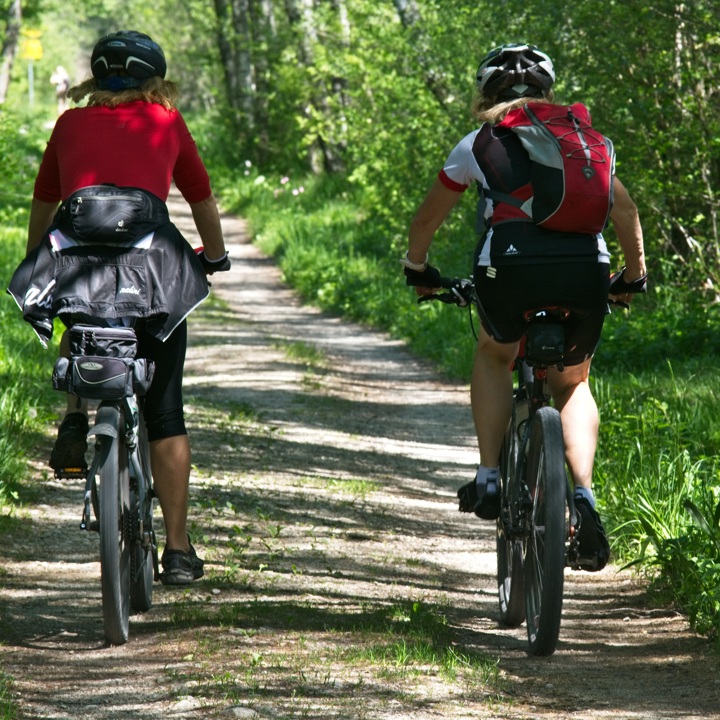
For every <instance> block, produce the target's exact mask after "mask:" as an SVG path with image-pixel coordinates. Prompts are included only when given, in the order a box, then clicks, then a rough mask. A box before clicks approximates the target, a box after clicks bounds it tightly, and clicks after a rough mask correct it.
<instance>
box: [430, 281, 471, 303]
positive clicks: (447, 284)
mask: <svg viewBox="0 0 720 720" xmlns="http://www.w3.org/2000/svg"><path fill="white" fill-rule="evenodd" d="M440 287H441V288H443V289H445V290H447V291H448V292H444V293H431V294H429V295H421V296H420V297H419V298H418V304H419V303H423V302H427V301H429V300H438V301H439V302H443V303H447V304H448V305H457V306H458V307H467V306H468V305H471V304H474V303H476V302H477V296H476V295H475V283H474V282H473V281H472V280H470V279H468V278H449V277H441V278H440Z"/></svg>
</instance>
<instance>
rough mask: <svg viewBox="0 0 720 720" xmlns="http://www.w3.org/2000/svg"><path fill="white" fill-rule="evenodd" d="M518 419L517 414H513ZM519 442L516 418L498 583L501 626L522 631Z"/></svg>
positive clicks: (504, 475)
mask: <svg viewBox="0 0 720 720" xmlns="http://www.w3.org/2000/svg"><path fill="white" fill-rule="evenodd" d="M513 415H514V413H513ZM518 446H519V438H518V435H517V432H516V430H515V418H514V417H513V419H512V420H511V421H510V424H509V425H508V428H507V431H506V432H505V438H504V440H503V445H502V450H501V452H500V498H501V503H500V517H499V518H498V520H497V538H496V554H497V583H498V602H499V605H500V622H501V623H502V624H503V625H505V626H506V627H518V626H519V625H522V623H523V621H524V620H525V591H524V581H523V554H524V542H523V541H522V539H520V538H519V537H513V536H512V534H511V532H510V528H511V527H512V524H513V523H514V522H515V518H516V514H515V512H516V508H517V503H516V500H517V497H518V493H517V490H516V488H515V477H516V468H517V462H518Z"/></svg>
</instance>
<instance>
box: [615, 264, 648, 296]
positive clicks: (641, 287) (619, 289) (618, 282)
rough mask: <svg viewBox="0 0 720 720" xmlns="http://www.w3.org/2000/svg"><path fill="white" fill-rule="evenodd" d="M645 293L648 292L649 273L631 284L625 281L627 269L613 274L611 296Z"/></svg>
mask: <svg viewBox="0 0 720 720" xmlns="http://www.w3.org/2000/svg"><path fill="white" fill-rule="evenodd" d="M644 292H647V273H645V274H644V275H643V276H642V277H640V278H638V279H637V280H633V281H632V282H630V283H629V282H626V280H625V268H623V269H622V270H621V271H620V272H616V273H613V274H612V275H611V276H610V290H609V292H608V294H609V295H623V294H625V293H644Z"/></svg>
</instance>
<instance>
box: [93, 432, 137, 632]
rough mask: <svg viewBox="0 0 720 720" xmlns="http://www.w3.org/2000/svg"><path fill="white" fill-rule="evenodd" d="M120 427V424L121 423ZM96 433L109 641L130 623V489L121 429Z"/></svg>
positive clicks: (105, 623)
mask: <svg viewBox="0 0 720 720" xmlns="http://www.w3.org/2000/svg"><path fill="white" fill-rule="evenodd" d="M120 426H121V427H122V424H120ZM118 435H119V437H117V438H114V437H110V436H108V435H99V436H98V438H97V442H98V450H99V452H101V453H102V458H101V463H100V468H99V473H98V474H99V476H100V490H99V492H100V518H99V524H100V579H101V586H102V607H103V621H104V626H105V637H106V639H107V641H108V642H109V643H110V644H112V645H123V644H124V643H126V642H127V640H128V631H129V624H130V542H129V512H130V490H129V478H128V466H127V451H126V449H125V443H124V439H123V437H122V431H120V432H119V433H118Z"/></svg>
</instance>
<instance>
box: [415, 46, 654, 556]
mask: <svg viewBox="0 0 720 720" xmlns="http://www.w3.org/2000/svg"><path fill="white" fill-rule="evenodd" d="M554 82H555V70H554V68H553V64H552V61H551V60H550V58H549V57H548V56H547V55H546V54H545V53H543V52H541V51H540V50H539V49H538V48H537V47H535V46H534V45H528V44H509V45H504V46H502V47H499V48H496V49H494V50H492V51H491V52H490V53H489V54H488V55H487V56H486V57H485V58H484V59H483V60H482V62H481V63H480V66H479V68H478V71H477V76H476V88H477V98H476V101H475V105H474V111H475V116H476V118H477V119H478V120H479V121H480V123H481V126H480V127H479V128H478V129H477V130H474V131H472V132H471V133H470V134H468V135H467V136H466V137H465V138H463V139H462V140H461V141H460V142H459V143H458V144H457V145H456V146H455V148H454V149H453V150H452V151H451V153H450V155H449V156H448V158H447V160H446V162H445V165H444V167H443V168H442V170H441V171H440V173H439V175H438V177H437V179H436V180H435V182H434V184H433V186H432V187H431V188H430V190H429V192H428V194H427V196H426V197H425V199H424V200H423V202H422V204H421V205H420V207H419V209H418V211H417V214H416V215H415V217H414V218H413V220H412V223H411V225H410V230H409V241H408V250H407V254H406V256H405V257H404V258H403V259H402V260H401V263H402V264H403V266H404V268H405V269H404V273H405V275H406V281H407V284H408V285H412V286H415V288H416V291H417V293H418V294H420V295H423V294H429V293H431V292H433V288H437V287H438V286H439V279H440V274H439V272H438V271H437V269H435V268H433V267H432V266H431V265H429V264H428V251H429V249H430V246H431V243H432V241H433V238H434V236H435V233H436V232H437V230H438V229H439V228H440V226H441V225H442V223H443V221H444V220H445V219H446V218H447V217H448V215H449V214H450V212H451V210H452V209H453V207H454V206H455V204H456V203H457V202H458V200H459V199H460V197H461V196H462V194H463V192H464V191H465V190H466V189H467V188H468V187H469V186H470V185H473V184H477V186H478V187H479V188H480V190H481V191H483V190H489V191H499V192H502V193H511V192H512V191H514V190H516V189H517V188H521V187H523V186H525V185H528V184H529V182H530V176H529V163H528V161H527V153H526V151H525V150H524V148H523V147H522V145H521V143H520V141H519V139H518V138H517V137H515V136H514V134H513V133H512V132H511V131H509V130H504V131H503V129H500V128H498V129H496V125H497V123H499V122H500V121H501V120H502V119H503V118H504V117H505V115H506V114H507V113H508V112H509V111H510V110H513V109H515V108H519V107H522V106H523V105H525V104H526V103H528V102H530V101H535V102H551V101H552V99H553V93H552V86H553V83H554ZM612 182H613V190H614V204H613V206H612V209H611V211H610V220H611V221H612V223H613V227H614V229H615V231H616V234H617V236H618V240H619V241H620V245H621V248H622V252H623V255H624V259H625V268H624V270H623V271H622V273H621V274H618V276H617V277H615V276H614V279H613V283H612V287H611V286H610V273H609V267H610V266H609V262H610V256H609V253H608V251H607V248H606V245H605V241H604V239H603V237H602V235H601V234H596V235H591V234H578V233H558V232H556V231H552V230H547V229H545V228H543V227H541V226H539V225H536V224H534V223H533V222H532V220H531V219H529V218H527V220H526V221H523V220H522V219H518V220H517V221H513V222H504V223H498V224H496V225H493V224H492V220H493V214H494V213H496V212H497V211H498V205H499V204H500V203H499V202H497V201H494V200H493V199H491V198H490V197H489V195H488V193H486V192H481V197H480V206H479V211H478V216H479V218H480V219H481V221H482V222H481V224H482V225H483V226H484V227H485V231H484V232H483V233H482V234H481V236H480V240H479V243H478V247H477V249H476V255H475V268H474V281H475V286H476V289H477V294H478V299H479V306H480V308H479V309H480V315H481V320H482V327H481V329H480V334H479V340H478V345H477V351H476V355H475V363H474V368H473V374H472V381H471V404H472V411H473V420H474V424H475V429H476V432H477V439H478V447H479V450H480V465H479V466H478V468H477V472H476V475H475V477H474V478H473V479H472V480H471V481H470V482H469V483H467V484H466V485H463V486H462V487H461V488H460V489H459V490H458V498H459V501H460V510H461V511H463V512H474V513H475V514H476V515H477V516H478V517H480V518H483V519H490V520H492V519H495V518H497V517H498V513H499V497H498V490H499V473H500V470H499V461H500V451H501V447H502V442H503V437H504V434H505V430H506V428H507V425H508V422H509V421H510V415H511V395H512V374H511V370H510V368H511V366H512V363H513V361H514V359H515V357H516V356H517V353H518V348H519V341H520V339H521V338H522V336H523V335H524V333H525V330H526V325H525V322H524V319H523V313H524V311H526V310H528V309H532V308H537V307H545V306H553V305H559V306H563V307H570V308H572V309H573V316H574V319H572V320H570V321H568V322H567V323H566V324H565V333H566V340H565V345H566V347H567V348H568V352H567V354H566V357H565V369H564V371H563V372H560V371H558V370H557V369H556V368H553V369H550V371H549V374H548V385H549V390H550V393H551V394H552V397H553V401H554V404H555V407H556V408H557V409H558V410H559V411H560V416H561V419H562V428H563V435H564V440H565V447H566V461H567V465H568V468H569V470H570V474H571V476H572V480H573V482H574V485H575V493H574V499H575V504H576V506H577V509H578V512H579V514H580V520H581V524H580V530H579V546H580V549H579V550H580V563H581V566H583V567H584V568H585V569H587V570H599V569H601V568H602V567H604V565H605V564H606V563H607V561H608V559H609V556H610V548H609V544H608V540H607V537H606V534H605V530H604V528H603V525H602V522H601V520H600V517H599V515H598V513H597V511H596V509H595V498H594V495H593V491H592V472H593V464H594V459H595V450H596V447H597V440H598V427H599V418H598V410H597V406H596V404H595V400H594V398H593V396H592V393H591V390H590V384H589V375H590V363H591V361H592V357H593V353H594V352H595V348H596V346H597V343H598V341H599V339H600V333H601V330H602V326H603V322H604V318H605V315H606V314H607V312H608V297H609V293H610V297H611V298H612V299H617V300H621V301H623V302H629V300H630V297H631V294H632V293H635V292H643V291H644V290H645V286H646V278H647V274H646V268H645V254H644V248H643V235H642V229H641V225H640V220H639V217H638V212H637V208H636V206H635V203H634V202H633V201H632V199H631V198H630V195H629V194H628V191H627V190H626V189H625V187H624V185H623V184H622V183H621V182H620V180H619V179H618V178H617V177H616V176H615V175H614V163H613V180H612Z"/></svg>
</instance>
